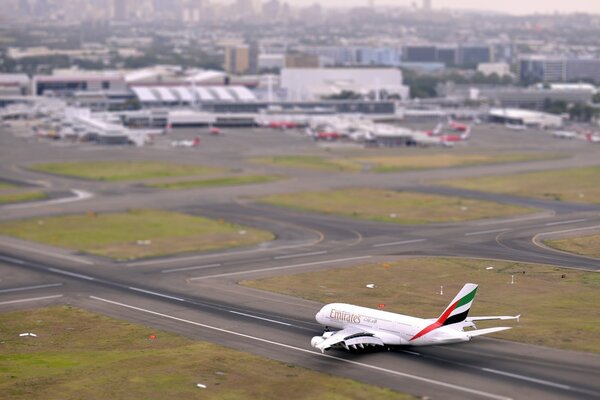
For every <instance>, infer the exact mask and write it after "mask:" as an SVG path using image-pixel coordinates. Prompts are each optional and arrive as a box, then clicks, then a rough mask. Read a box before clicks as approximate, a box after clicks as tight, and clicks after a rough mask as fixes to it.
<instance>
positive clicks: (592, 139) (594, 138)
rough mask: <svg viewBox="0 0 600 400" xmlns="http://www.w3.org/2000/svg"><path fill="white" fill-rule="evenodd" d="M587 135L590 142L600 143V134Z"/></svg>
mask: <svg viewBox="0 0 600 400" xmlns="http://www.w3.org/2000/svg"><path fill="white" fill-rule="evenodd" d="M585 137H586V139H587V141H588V142H590V143H600V135H598V134H593V133H588V134H586V135H585Z"/></svg>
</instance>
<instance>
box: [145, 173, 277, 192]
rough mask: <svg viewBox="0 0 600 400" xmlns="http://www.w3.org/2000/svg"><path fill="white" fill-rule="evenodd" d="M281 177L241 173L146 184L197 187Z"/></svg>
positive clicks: (257, 181)
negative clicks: (220, 176) (238, 174)
mask: <svg viewBox="0 0 600 400" xmlns="http://www.w3.org/2000/svg"><path fill="white" fill-rule="evenodd" d="M279 179H282V177H281V176H272V175H271V176H269V175H243V176H226V177H222V178H212V179H201V180H190V181H177V182H167V183H150V184H147V185H146V186H148V187H152V188H156V189H173V190H179V189H198V188H207V187H216V186H235V185H250V184H256V183H267V182H274V181H277V180H279Z"/></svg>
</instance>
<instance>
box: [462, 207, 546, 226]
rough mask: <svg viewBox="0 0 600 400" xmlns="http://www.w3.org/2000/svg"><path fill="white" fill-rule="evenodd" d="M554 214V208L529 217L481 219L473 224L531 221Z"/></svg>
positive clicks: (484, 224)
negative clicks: (496, 219) (497, 219)
mask: <svg viewBox="0 0 600 400" xmlns="http://www.w3.org/2000/svg"><path fill="white" fill-rule="evenodd" d="M555 215H556V211H554V210H550V211H547V212H542V213H538V214H534V215H532V216H530V217H522V218H511V219H503V220H499V221H494V220H492V221H481V222H476V223H474V224H473V225H477V226H486V225H499V224H508V223H513V222H522V221H531V220H534V219H543V218H549V217H554V216H555Z"/></svg>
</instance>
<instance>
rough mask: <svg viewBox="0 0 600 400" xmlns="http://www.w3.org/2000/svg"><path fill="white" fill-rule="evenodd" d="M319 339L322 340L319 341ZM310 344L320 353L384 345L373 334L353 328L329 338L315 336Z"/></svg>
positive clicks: (343, 330) (338, 332)
mask: <svg viewBox="0 0 600 400" xmlns="http://www.w3.org/2000/svg"><path fill="white" fill-rule="evenodd" d="M315 339H316V340H315ZM319 339H322V340H320V341H319ZM312 344H313V347H316V348H317V349H319V350H321V352H325V350H329V349H330V348H332V347H343V348H345V349H346V350H349V348H350V347H351V348H353V349H356V348H358V347H360V348H361V349H362V348H364V347H365V346H383V345H384V343H383V341H382V340H381V339H380V338H378V337H376V336H375V334H373V333H371V332H366V331H364V330H362V329H358V328H353V327H349V328H346V329H342V330H341V331H337V332H335V333H333V334H332V335H330V336H323V337H320V336H315V337H314V338H313V343H312Z"/></svg>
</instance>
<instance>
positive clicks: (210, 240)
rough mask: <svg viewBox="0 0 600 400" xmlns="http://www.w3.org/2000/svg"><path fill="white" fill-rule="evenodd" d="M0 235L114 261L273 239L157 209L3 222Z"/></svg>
mask: <svg viewBox="0 0 600 400" xmlns="http://www.w3.org/2000/svg"><path fill="white" fill-rule="evenodd" d="M0 234H2V235H8V236H14V237H17V238H20V239H24V240H29V241H33V242H40V243H44V244H49V245H53V246H59V247H64V248H68V249H73V250H77V251H80V252H85V253H90V254H96V255H100V256H106V257H112V258H116V259H133V258H141V257H152V256H161V255H166V254H176V253H181V252H200V251H209V250H217V249H226V248H232V247H238V246H248V245H254V244H258V243H262V242H266V241H269V240H272V239H273V234H272V233H270V232H266V231H261V230H257V229H253V228H248V227H245V226H240V225H235V224H229V223H225V222H223V223H220V221H214V220H211V219H207V218H202V217H196V216H190V215H185V214H179V213H175V212H168V211H159V210H131V211H129V212H126V213H111V214H98V215H96V214H89V215H86V214H78V215H66V216H60V217H50V218H44V219H31V220H24V221H11V222H4V223H1V224H0ZM138 241H149V242H141V243H138Z"/></svg>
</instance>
